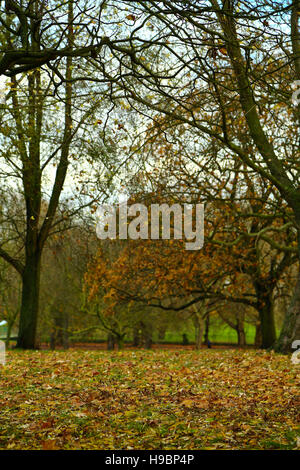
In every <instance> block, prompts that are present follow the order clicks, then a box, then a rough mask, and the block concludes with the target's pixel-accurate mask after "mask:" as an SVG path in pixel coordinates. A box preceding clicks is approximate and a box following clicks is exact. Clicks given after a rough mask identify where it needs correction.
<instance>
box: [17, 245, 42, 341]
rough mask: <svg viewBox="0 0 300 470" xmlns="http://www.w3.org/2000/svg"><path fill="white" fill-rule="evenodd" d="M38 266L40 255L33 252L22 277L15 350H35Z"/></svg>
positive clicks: (38, 282)
mask: <svg viewBox="0 0 300 470" xmlns="http://www.w3.org/2000/svg"><path fill="white" fill-rule="evenodd" d="M40 266H41V264H40V253H38V252H35V253H33V254H32V255H31V256H29V257H27V259H26V263H25V267H24V272H23V275H22V301H21V311H20V323H19V335H18V341H17V348H22V349H35V348H36V331H37V321H38V310H39V290H40Z"/></svg>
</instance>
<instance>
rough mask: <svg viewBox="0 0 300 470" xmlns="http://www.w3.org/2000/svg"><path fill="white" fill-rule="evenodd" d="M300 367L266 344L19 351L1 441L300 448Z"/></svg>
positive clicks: (0, 412)
mask: <svg viewBox="0 0 300 470" xmlns="http://www.w3.org/2000/svg"><path fill="white" fill-rule="evenodd" d="M299 372H300V366H299V365H293V364H292V362H291V360H290V357H288V356H280V355H276V354H271V353H267V352H261V351H240V350H226V351H224V350H202V351H174V350H173V351H165V350H164V351H158V350H156V351H142V350H139V351H124V352H123V351H122V352H112V353H110V352H104V351H69V352H64V351H58V352H48V351H40V352H18V351H14V352H9V353H8V357H7V364H6V366H5V367H1V366H0V448H1V449H107V450H108V449H186V450H188V449H296V448H297V447H299V441H300V429H299V408H300V397H299V382H300V381H299V375H300V374H299Z"/></svg>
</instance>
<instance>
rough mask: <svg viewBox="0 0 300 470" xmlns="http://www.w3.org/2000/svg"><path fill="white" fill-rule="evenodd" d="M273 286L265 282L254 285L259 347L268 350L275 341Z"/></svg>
mask: <svg viewBox="0 0 300 470" xmlns="http://www.w3.org/2000/svg"><path fill="white" fill-rule="evenodd" d="M273 288H274V285H273V284H272V285H270V284H269V283H268V281H267V280H265V281H263V282H256V283H255V290H256V295H257V303H258V314H259V318H260V325H261V347H262V349H268V348H271V347H273V346H274V344H275V341H276V330H275V320H274V310H273V301H272V293H273Z"/></svg>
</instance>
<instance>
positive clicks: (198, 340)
mask: <svg viewBox="0 0 300 470" xmlns="http://www.w3.org/2000/svg"><path fill="white" fill-rule="evenodd" d="M194 324H195V348H196V349H197V350H199V349H201V346H202V338H203V333H204V320H203V318H199V316H198V315H196V316H195V318H194Z"/></svg>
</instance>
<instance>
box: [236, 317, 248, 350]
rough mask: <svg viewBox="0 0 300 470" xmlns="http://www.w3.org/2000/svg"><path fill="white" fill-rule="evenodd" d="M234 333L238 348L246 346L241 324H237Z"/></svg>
mask: <svg viewBox="0 0 300 470" xmlns="http://www.w3.org/2000/svg"><path fill="white" fill-rule="evenodd" d="M236 332H237V336H238V346H240V347H241V348H244V347H245V346H246V335H245V329H244V324H243V323H238V325H237V328H236Z"/></svg>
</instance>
